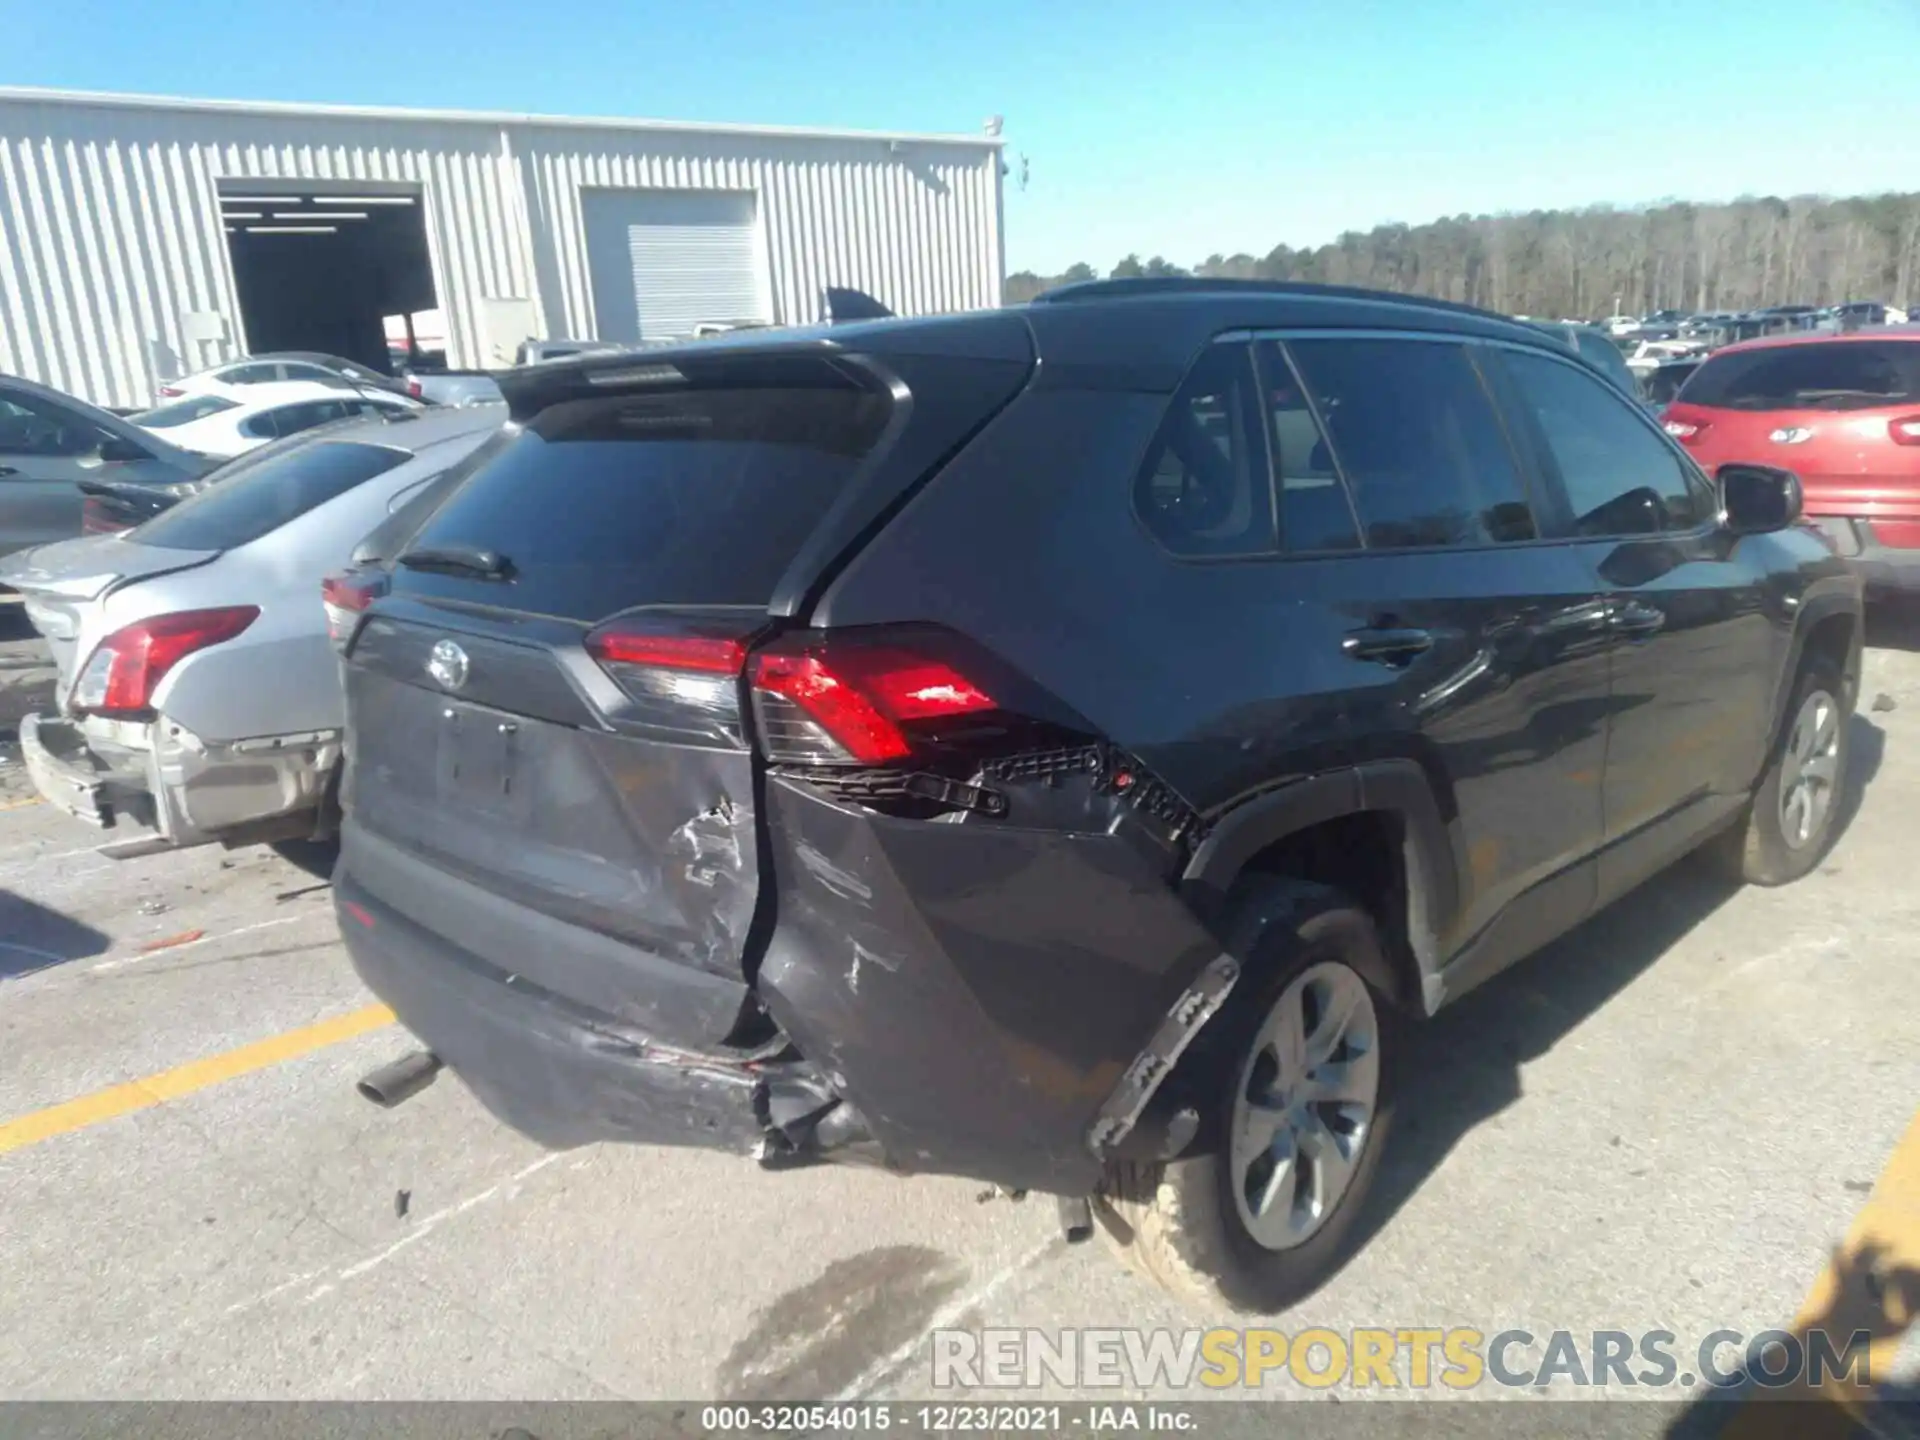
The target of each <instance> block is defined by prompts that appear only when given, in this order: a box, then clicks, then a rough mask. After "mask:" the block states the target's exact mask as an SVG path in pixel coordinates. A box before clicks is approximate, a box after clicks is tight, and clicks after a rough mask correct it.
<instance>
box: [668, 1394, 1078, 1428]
mask: <svg viewBox="0 0 1920 1440" xmlns="http://www.w3.org/2000/svg"><path fill="white" fill-rule="evenodd" d="M1064 1427H1065V1417H1064V1416H1063V1415H1062V1414H1061V1409H1060V1407H1059V1406H1058V1405H975V1404H959V1405H889V1404H886V1403H884V1402H876V1401H859V1402H849V1403H846V1404H828V1405H792V1404H782V1405H708V1406H706V1407H705V1408H704V1409H702V1410H701V1412H700V1428H701V1429H702V1430H705V1431H707V1432H709V1433H710V1434H729V1433H732V1434H760V1435H776V1434H777V1435H791V1434H793V1433H794V1432H796V1431H807V1430H900V1431H903V1432H907V1433H912V1434H923V1435H950V1434H955V1433H969V1432H970V1433H976V1434H979V1433H988V1432H992V1433H999V1432H1003V1431H1027V1432H1038V1433H1044V1434H1057V1433H1059V1432H1060V1431H1061V1430H1062V1429H1063V1428H1064Z"/></svg>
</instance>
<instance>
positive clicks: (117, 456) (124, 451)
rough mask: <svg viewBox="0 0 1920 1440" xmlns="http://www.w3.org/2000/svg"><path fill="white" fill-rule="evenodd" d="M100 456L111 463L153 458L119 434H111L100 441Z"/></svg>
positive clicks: (129, 462)
mask: <svg viewBox="0 0 1920 1440" xmlns="http://www.w3.org/2000/svg"><path fill="white" fill-rule="evenodd" d="M100 458H101V459H102V460H104V461H107V462H110V463H121V462H124V463H128V464H131V463H132V462H134V461H136V460H151V459H152V458H153V457H152V456H151V455H149V454H148V453H147V452H146V451H145V450H144V449H142V448H141V447H140V446H139V445H137V444H135V443H134V442H133V441H131V440H126V439H122V438H121V437H120V436H118V435H109V436H108V437H107V438H106V439H105V440H102V441H101V442H100Z"/></svg>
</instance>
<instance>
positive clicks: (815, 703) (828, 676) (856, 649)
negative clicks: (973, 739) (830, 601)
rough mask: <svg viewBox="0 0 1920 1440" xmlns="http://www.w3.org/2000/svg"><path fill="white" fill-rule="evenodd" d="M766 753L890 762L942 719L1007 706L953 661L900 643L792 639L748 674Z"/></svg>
mask: <svg viewBox="0 0 1920 1440" xmlns="http://www.w3.org/2000/svg"><path fill="white" fill-rule="evenodd" d="M749 679H750V682H751V686H752V690H753V701H754V717H755V720H756V722H757V724H756V728H757V730H758V733H759V738H760V746H761V749H762V750H764V751H765V752H766V755H767V758H768V759H769V760H775V761H784V762H789V763H795V764H815V765H817V764H836V763H837V764H846V763H849V762H851V763H855V764H860V765H884V764H886V763H888V762H889V761H894V760H903V759H905V758H907V757H908V756H909V755H911V754H913V752H914V748H915V740H916V738H918V737H919V736H921V735H924V734H929V733H932V732H936V731H937V730H938V729H939V728H940V727H941V725H942V723H943V722H951V721H955V720H958V719H961V718H962V717H966V716H973V715H981V714H986V713H990V712H992V711H995V710H997V709H998V708H999V707H998V705H997V703H996V702H995V700H994V699H993V697H992V696H990V695H989V694H987V692H986V691H985V690H984V689H982V688H981V687H980V686H979V685H978V684H977V683H976V682H975V681H973V680H972V679H969V678H968V677H967V676H966V675H964V674H962V673H961V672H960V671H959V670H957V669H956V668H954V666H953V665H951V664H950V663H948V662H947V661H946V660H943V659H940V658H937V657H935V656H933V655H930V654H927V653H925V652H923V651H920V650H918V649H912V648H908V647H906V646H903V645H898V644H892V643H870V642H867V641H863V640H857V639H849V638H838V637H836V638H831V639H828V638H808V637H805V636H799V637H789V638H785V639H783V640H781V641H776V642H775V644H774V645H773V646H772V647H771V648H769V649H766V650H763V651H760V652H758V653H756V654H755V655H754V657H753V660H752V664H751V666H750V669H749Z"/></svg>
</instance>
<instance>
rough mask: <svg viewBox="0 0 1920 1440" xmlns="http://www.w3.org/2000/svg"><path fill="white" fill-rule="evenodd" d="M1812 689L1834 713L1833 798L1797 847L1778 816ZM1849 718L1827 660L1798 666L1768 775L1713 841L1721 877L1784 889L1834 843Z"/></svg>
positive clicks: (1713, 854)
mask: <svg viewBox="0 0 1920 1440" xmlns="http://www.w3.org/2000/svg"><path fill="white" fill-rule="evenodd" d="M1816 691H1823V692H1825V693H1826V695H1828V696H1829V697H1830V698H1831V699H1832V701H1833V704H1834V707H1835V710H1836V711H1837V713H1838V717H1839V718H1838V735H1837V738H1836V742H1835V743H1836V749H1835V761H1836V764H1835V767H1834V775H1833V783H1832V786H1831V794H1830V795H1829V796H1828V797H1827V803H1826V805H1825V807H1824V808H1823V810H1822V811H1821V814H1820V818H1819V822H1818V824H1817V825H1816V826H1815V827H1814V828H1813V830H1812V832H1811V833H1810V834H1809V835H1808V836H1807V838H1806V840H1805V841H1804V842H1802V843H1801V844H1798V845H1795V844H1793V843H1791V842H1790V841H1789V840H1788V838H1787V834H1786V828H1785V825H1784V823H1783V821H1782V819H1781V814H1780V790H1781V786H1782V784H1783V782H1784V781H1785V779H1786V773H1787V765H1788V756H1789V754H1790V752H1791V750H1792V746H1793V739H1794V724H1795V719H1796V717H1798V716H1799V714H1800V712H1801V710H1802V709H1803V708H1804V707H1805V705H1806V703H1807V700H1808V698H1809V697H1810V696H1812V695H1813V694H1814V693H1815V692H1816ZM1852 719H1853V714H1852V711H1851V709H1850V708H1849V707H1848V705H1847V703H1846V687H1845V686H1844V685H1843V684H1842V682H1841V679H1840V672H1839V670H1838V669H1837V668H1835V667H1834V666H1833V665H1832V664H1831V663H1829V662H1828V661H1825V660H1809V661H1808V662H1807V663H1806V664H1805V665H1803V666H1802V667H1801V670H1800V674H1799V677H1798V678H1797V679H1796V680H1795V681H1794V686H1793V692H1792V694H1791V695H1790V696H1789V697H1788V700H1787V708H1786V713H1785V715H1784V717H1783V718H1782V721H1781V724H1780V733H1779V734H1778V735H1777V736H1776V737H1774V743H1773V753H1772V754H1771V755H1769V756H1768V757H1767V769H1766V773H1765V774H1763V775H1762V776H1761V777H1760V783H1759V785H1758V786H1756V787H1755V788H1754V792H1753V799H1752V800H1751V801H1750V802H1749V803H1748V805H1747V808H1746V810H1745V811H1744V812H1743V813H1742V815H1741V817H1740V819H1739V821H1738V822H1736V823H1735V824H1734V825H1733V826H1732V827H1731V828H1730V829H1728V830H1727V831H1726V833H1725V834H1723V835H1721V836H1720V837H1719V838H1718V839H1717V840H1715V841H1714V842H1713V844H1712V846H1711V849H1710V855H1711V858H1712V859H1713V860H1714V862H1715V864H1716V865H1717V867H1718V868H1719V869H1720V870H1721V872H1722V873H1724V874H1726V875H1728V876H1730V877H1731V878H1732V879H1735V880H1741V881H1744V882H1746V883H1747V884H1749V885H1787V884H1790V883H1792V882H1793V881H1795V880H1798V879H1799V878H1800V877H1801V876H1802V875H1805V874H1806V873H1807V872H1808V871H1810V870H1812V869H1813V868H1814V866H1816V865H1818V864H1819V863H1820V861H1821V858H1822V857H1823V856H1824V855H1825V854H1826V853H1827V846H1828V845H1829V844H1830V843H1832V840H1833V824H1834V817H1835V816H1836V815H1837V814H1838V813H1839V810H1840V798H1841V795H1842V794H1843V793H1844V791H1845V788H1846V780H1847V747H1848V730H1849V727H1850V722H1851V721H1852Z"/></svg>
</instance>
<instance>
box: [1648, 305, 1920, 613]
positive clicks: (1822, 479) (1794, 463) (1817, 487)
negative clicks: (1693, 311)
mask: <svg viewBox="0 0 1920 1440" xmlns="http://www.w3.org/2000/svg"><path fill="white" fill-rule="evenodd" d="M1664 423H1665V426H1666V429H1667V433H1668V434H1670V435H1672V436H1674V437H1675V438H1676V439H1678V440H1679V441H1680V443H1681V444H1682V445H1684V446H1686V448H1687V449H1688V451H1689V452H1691V453H1692V454H1693V455H1694V456H1695V457H1696V458H1697V459H1698V460H1699V461H1700V463H1701V464H1702V465H1703V466H1705V467H1707V468H1709V469H1712V468H1714V467H1716V466H1720V465H1727V464H1763V465H1779V466H1784V467H1787V468H1790V469H1792V470H1793V471H1794V472H1795V473H1796V474H1797V475H1798V476H1799V477H1800V481H1801V484H1802V486H1803V488H1804V491H1805V496H1806V510H1807V513H1808V515H1809V516H1811V517H1813V518H1814V520H1815V522H1816V523H1817V524H1818V525H1819V527H1820V529H1821V530H1822V531H1823V532H1824V533H1825V534H1826V535H1827V537H1828V539H1829V540H1830V541H1831V542H1832V544H1833V545H1834V546H1835V547H1836V548H1837V549H1838V551H1839V553H1840V554H1842V555H1844V556H1846V557H1847V558H1848V559H1849V560H1850V561H1851V562H1852V563H1853V565H1854V568H1855V569H1856V570H1858V571H1859V572H1860V573H1861V574H1862V575H1863V576H1864V577H1865V578H1866V580H1867V582H1868V584H1869V585H1870V586H1872V587H1873V588H1874V589H1876V590H1883V591H1900V592H1907V593H1916V592H1920V326H1898V327H1884V328H1877V329H1870V330H1858V331H1854V332H1852V333H1845V334H1817V333H1816V334H1799V335H1783V336H1776V337H1773V338H1771V339H1764V340H1750V341H1747V342H1745V343H1743V344H1738V345H1729V346H1727V347H1725V348H1724V349H1721V350H1717V351H1715V352H1714V353H1713V354H1712V355H1711V356H1709V357H1707V359H1706V360H1705V361H1703V362H1702V363H1701V365H1700V366H1699V368H1698V370H1697V371H1695V373H1694V374H1693V375H1692V376H1691V377H1690V378H1689V379H1688V380H1687V382H1686V383H1685V385H1683V386H1682V387H1681V389H1680V391H1679V394H1678V395H1677V396H1676V397H1675V398H1674V400H1673V402H1672V403H1671V404H1670V405H1668V407H1667V409H1666V411H1665V415H1664Z"/></svg>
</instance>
